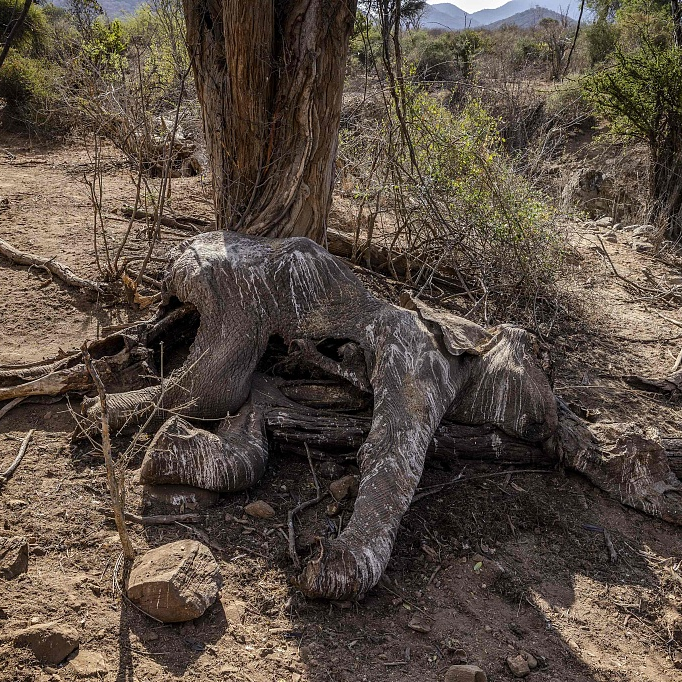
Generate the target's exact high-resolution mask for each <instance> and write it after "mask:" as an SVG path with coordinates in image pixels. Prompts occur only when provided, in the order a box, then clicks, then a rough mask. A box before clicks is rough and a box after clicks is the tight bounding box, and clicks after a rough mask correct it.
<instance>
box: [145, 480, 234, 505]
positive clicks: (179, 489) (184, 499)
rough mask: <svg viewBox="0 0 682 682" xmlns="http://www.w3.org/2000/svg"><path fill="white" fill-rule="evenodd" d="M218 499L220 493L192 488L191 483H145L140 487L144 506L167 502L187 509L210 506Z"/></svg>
mask: <svg viewBox="0 0 682 682" xmlns="http://www.w3.org/2000/svg"><path fill="white" fill-rule="evenodd" d="M219 499H220V493H217V492H215V491H213V490H203V489H202V488H194V487H192V486H191V485H145V486H143V487H142V501H143V502H144V504H145V505H146V506H151V505H153V504H167V505H170V506H171V507H182V508H184V509H187V510H194V509H206V508H207V507H212V506H213V505H214V504H216V503H217V502H218V500H219Z"/></svg>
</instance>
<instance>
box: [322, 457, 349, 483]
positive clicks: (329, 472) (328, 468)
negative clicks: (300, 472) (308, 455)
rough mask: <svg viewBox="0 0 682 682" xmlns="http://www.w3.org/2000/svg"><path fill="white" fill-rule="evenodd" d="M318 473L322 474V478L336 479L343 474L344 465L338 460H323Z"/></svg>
mask: <svg viewBox="0 0 682 682" xmlns="http://www.w3.org/2000/svg"><path fill="white" fill-rule="evenodd" d="M317 473H318V474H320V476H322V478H327V479H330V480H334V479H337V478H341V476H343V467H342V466H341V465H340V464H337V463H336V462H329V461H327V462H322V464H320V466H319V467H318V469H317Z"/></svg>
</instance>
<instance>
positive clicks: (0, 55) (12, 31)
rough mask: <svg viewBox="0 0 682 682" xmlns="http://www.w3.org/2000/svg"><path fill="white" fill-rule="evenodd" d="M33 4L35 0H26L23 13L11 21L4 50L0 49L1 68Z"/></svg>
mask: <svg viewBox="0 0 682 682" xmlns="http://www.w3.org/2000/svg"><path fill="white" fill-rule="evenodd" d="M32 4H33V0H24V6H23V8H22V10H21V14H20V15H19V16H18V17H17V18H16V19H15V20H14V22H10V25H9V26H8V27H7V29H8V31H7V38H6V39H5V43H4V45H3V46H2V50H0V69H1V68H2V65H3V63H4V62H5V59H7V55H8V54H9V49H10V47H12V43H13V42H14V41H15V39H16V38H17V37H18V36H19V33H21V28H22V26H23V25H24V22H25V21H26V17H27V16H28V11H29V10H30V9H31V5H32Z"/></svg>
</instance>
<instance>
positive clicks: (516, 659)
mask: <svg viewBox="0 0 682 682" xmlns="http://www.w3.org/2000/svg"><path fill="white" fill-rule="evenodd" d="M507 666H508V667H509V670H510V672H511V674H512V675H513V676H514V677H525V676H526V675H529V674H530V667H529V665H528V661H526V659H525V658H524V657H523V656H521V655H520V654H519V655H517V656H507Z"/></svg>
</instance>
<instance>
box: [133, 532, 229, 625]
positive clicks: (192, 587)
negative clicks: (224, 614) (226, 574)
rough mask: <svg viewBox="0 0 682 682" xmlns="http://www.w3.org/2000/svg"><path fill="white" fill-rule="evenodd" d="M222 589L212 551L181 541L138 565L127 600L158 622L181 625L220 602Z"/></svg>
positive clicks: (135, 566)
mask: <svg viewBox="0 0 682 682" xmlns="http://www.w3.org/2000/svg"><path fill="white" fill-rule="evenodd" d="M221 585H222V576H221V575H220V569H219V568H218V564H217V563H216V560H215V559H214V558H213V555H212V554H211V551H210V550H209V548H208V547H206V546H205V545H202V544H201V543H200V542H197V541H196V540H179V541H177V542H171V543H169V544H167V545H162V546H161V547H157V548H156V549H152V550H151V551H149V552H147V553H146V554H145V555H144V556H142V557H140V558H138V559H137V560H136V561H135V563H134V564H133V569H132V571H131V572H130V579H129V580H128V597H129V599H130V600H131V601H132V602H133V603H134V604H135V605H136V606H138V607H139V608H140V609H141V610H142V611H144V612H145V613H147V614H149V615H150V616H152V617H154V618H156V619H157V620H160V621H162V622H163V623H180V622H184V621H187V620H193V619H194V618H198V617H199V616H201V615H202V614H203V613H204V612H205V611H206V609H207V608H208V607H209V606H211V605H212V604H213V603H214V602H215V600H216V599H217V597H218V592H219V590H220V587H221Z"/></svg>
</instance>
